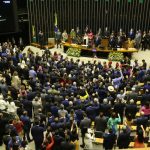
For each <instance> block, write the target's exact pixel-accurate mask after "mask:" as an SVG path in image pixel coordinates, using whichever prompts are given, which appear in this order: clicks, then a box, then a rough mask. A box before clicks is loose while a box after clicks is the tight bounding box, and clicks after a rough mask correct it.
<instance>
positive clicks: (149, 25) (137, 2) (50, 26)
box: [27, 0, 150, 41]
mask: <svg viewBox="0 0 150 150" xmlns="http://www.w3.org/2000/svg"><path fill="white" fill-rule="evenodd" d="M27 6H28V13H29V22H30V25H29V26H30V40H31V41H32V35H33V32H34V33H35V35H36V36H37V34H38V32H39V30H42V31H43V32H44V38H45V40H46V39H47V38H48V37H52V36H53V35H54V20H55V15H54V14H55V13H57V22H58V27H59V28H60V30H61V31H63V30H64V29H66V30H67V32H68V33H69V32H70V30H71V29H72V28H76V27H77V26H78V27H79V28H80V29H81V30H82V31H83V30H84V29H85V27H86V25H88V26H89V27H90V28H91V29H92V30H93V32H94V33H95V32H96V31H97V30H98V29H99V28H101V29H102V30H104V28H105V27H106V26H107V27H108V28H109V30H110V31H112V30H114V31H119V29H120V28H122V29H123V31H125V32H129V30H130V29H131V28H133V29H134V30H138V29H141V30H147V31H148V30H149V29H150V9H149V8H150V0H28V1H27ZM33 26H34V29H33V28H32V27H33ZM33 30H34V31H33Z"/></svg>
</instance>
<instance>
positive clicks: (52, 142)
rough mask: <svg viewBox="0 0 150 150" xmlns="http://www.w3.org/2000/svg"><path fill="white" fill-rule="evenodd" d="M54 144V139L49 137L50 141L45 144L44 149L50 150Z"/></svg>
mask: <svg viewBox="0 0 150 150" xmlns="http://www.w3.org/2000/svg"><path fill="white" fill-rule="evenodd" d="M53 145H54V139H53V137H51V143H49V144H48V145H47V146H46V150H52V146H53Z"/></svg>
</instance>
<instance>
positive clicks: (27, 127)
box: [20, 111, 31, 142]
mask: <svg viewBox="0 0 150 150" xmlns="http://www.w3.org/2000/svg"><path fill="white" fill-rule="evenodd" d="M20 120H21V121H22V122H23V137H24V138H25V136H26V137H27V140H28V141H29V142H30V141H31V138H30V128H31V121H30V118H29V117H28V115H27V111H24V112H23V115H21V117H20Z"/></svg>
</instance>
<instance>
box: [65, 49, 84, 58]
mask: <svg viewBox="0 0 150 150" xmlns="http://www.w3.org/2000/svg"><path fill="white" fill-rule="evenodd" d="M66 53H67V55H68V56H73V57H80V56H81V50H80V49H78V48H69V49H68V50H67V52H66Z"/></svg>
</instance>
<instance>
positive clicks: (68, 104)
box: [0, 42, 150, 150]
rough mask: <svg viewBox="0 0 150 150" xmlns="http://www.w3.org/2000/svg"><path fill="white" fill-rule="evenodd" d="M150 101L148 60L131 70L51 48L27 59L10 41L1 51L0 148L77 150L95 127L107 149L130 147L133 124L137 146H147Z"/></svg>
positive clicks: (127, 62) (125, 63) (128, 65)
mask: <svg viewBox="0 0 150 150" xmlns="http://www.w3.org/2000/svg"><path fill="white" fill-rule="evenodd" d="M139 100H140V101H141V107H140V108H139V109H138V106H137V105H136V103H137V102H138V101H139ZM149 100H150V68H149V67H148V66H147V63H146V62H145V60H143V61H142V64H140V63H139V62H138V60H135V62H134V64H132V65H131V61H130V59H129V58H127V57H125V58H124V60H122V61H121V62H117V63H116V66H115V67H113V66H112V62H108V63H107V62H103V63H101V61H100V60H97V61H96V60H95V61H94V62H90V61H89V62H88V63H85V62H84V61H81V60H80V59H78V60H76V61H74V60H73V59H68V57H66V58H64V57H63V55H61V54H57V52H55V53H54V54H51V52H50V51H49V50H48V49H46V50H45V51H44V53H43V55H42V56H39V54H38V53H36V54H34V52H33V51H32V50H31V49H29V50H28V52H27V54H25V53H22V51H20V50H19V47H17V46H16V45H12V43H11V42H5V43H2V44H1V46H0V145H2V144H3V143H4V144H5V147H6V150H18V149H20V148H25V147H27V145H28V143H29V142H31V141H34V143H35V150H42V149H43V150H44V149H46V150H60V149H61V150H78V149H79V135H80V133H81V137H82V144H81V145H80V146H81V147H82V148H84V147H85V145H86V144H85V141H84V140H85V135H86V133H87V132H88V131H87V130H88V128H90V127H91V124H93V122H94V131H95V133H94V134H95V137H102V138H104V142H103V146H104V148H105V149H112V148H113V146H114V145H117V146H118V147H119V148H128V146H129V143H130V141H131V139H130V133H131V125H133V124H134V125H136V126H137V132H136V136H135V140H134V139H133V141H134V142H135V144H134V147H145V145H144V142H145V137H146V133H145V130H146V127H148V126H149V124H148V123H149V122H148V121H149V116H150V103H149V102H150V101H149ZM137 112H140V116H139V117H138V118H136V113H137ZM119 124H123V128H122V129H120V128H118V125H119ZM80 131H81V132H80ZM30 133H31V134H30ZM44 133H45V134H44ZM116 141H117V142H116Z"/></svg>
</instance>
